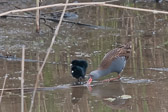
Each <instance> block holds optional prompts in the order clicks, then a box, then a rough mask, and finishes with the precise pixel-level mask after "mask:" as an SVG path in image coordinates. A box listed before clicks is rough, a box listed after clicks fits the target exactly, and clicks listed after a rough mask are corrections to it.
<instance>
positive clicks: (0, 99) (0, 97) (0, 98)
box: [0, 74, 8, 103]
mask: <svg viewBox="0 0 168 112" xmlns="http://www.w3.org/2000/svg"><path fill="white" fill-rule="evenodd" d="M7 77H8V74H6V75H5V79H4V82H3V86H2V91H1V96H0V103H1V101H2V95H3V92H4V88H5V84H6V79H7Z"/></svg>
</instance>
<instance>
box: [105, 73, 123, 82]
mask: <svg viewBox="0 0 168 112" xmlns="http://www.w3.org/2000/svg"><path fill="white" fill-rule="evenodd" d="M120 77H121V76H120V74H119V75H118V77H114V78H110V79H105V80H103V81H102V82H111V81H118V80H119V79H120Z"/></svg>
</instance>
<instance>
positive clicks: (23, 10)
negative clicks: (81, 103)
mask: <svg viewBox="0 0 168 112" xmlns="http://www.w3.org/2000/svg"><path fill="white" fill-rule="evenodd" d="M79 5H100V6H108V7H115V8H122V9H129V10H135V11H143V12H151V13H154V14H156V13H160V14H168V11H159V10H151V9H142V8H134V7H127V6H120V5H114V4H107V3H106V2H84V3H68V4H67V6H79ZM62 6H65V4H63V3H61V4H52V5H46V6H40V7H32V8H26V9H18V10H11V11H7V12H4V13H1V14H0V16H5V15H8V14H11V13H16V12H25V11H32V10H37V9H45V8H51V7H62Z"/></svg>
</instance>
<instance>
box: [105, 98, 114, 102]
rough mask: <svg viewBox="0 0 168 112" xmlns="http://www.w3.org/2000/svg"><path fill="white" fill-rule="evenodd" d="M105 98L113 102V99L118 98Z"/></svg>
mask: <svg viewBox="0 0 168 112" xmlns="http://www.w3.org/2000/svg"><path fill="white" fill-rule="evenodd" d="M104 100H107V101H109V102H113V101H115V100H116V98H105V99H104Z"/></svg>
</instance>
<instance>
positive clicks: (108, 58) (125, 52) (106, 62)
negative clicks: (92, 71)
mask: <svg viewBox="0 0 168 112" xmlns="http://www.w3.org/2000/svg"><path fill="white" fill-rule="evenodd" d="M130 52H131V42H129V43H128V44H126V45H123V46H121V47H118V48H115V49H113V50H111V51H109V52H108V53H107V54H106V55H105V56H104V58H103V60H102V62H101V64H100V66H99V68H98V69H107V68H108V67H109V66H110V65H111V62H112V61H113V60H114V59H116V58H117V57H121V56H125V57H126V60H127V59H128V58H129V56H130Z"/></svg>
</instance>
